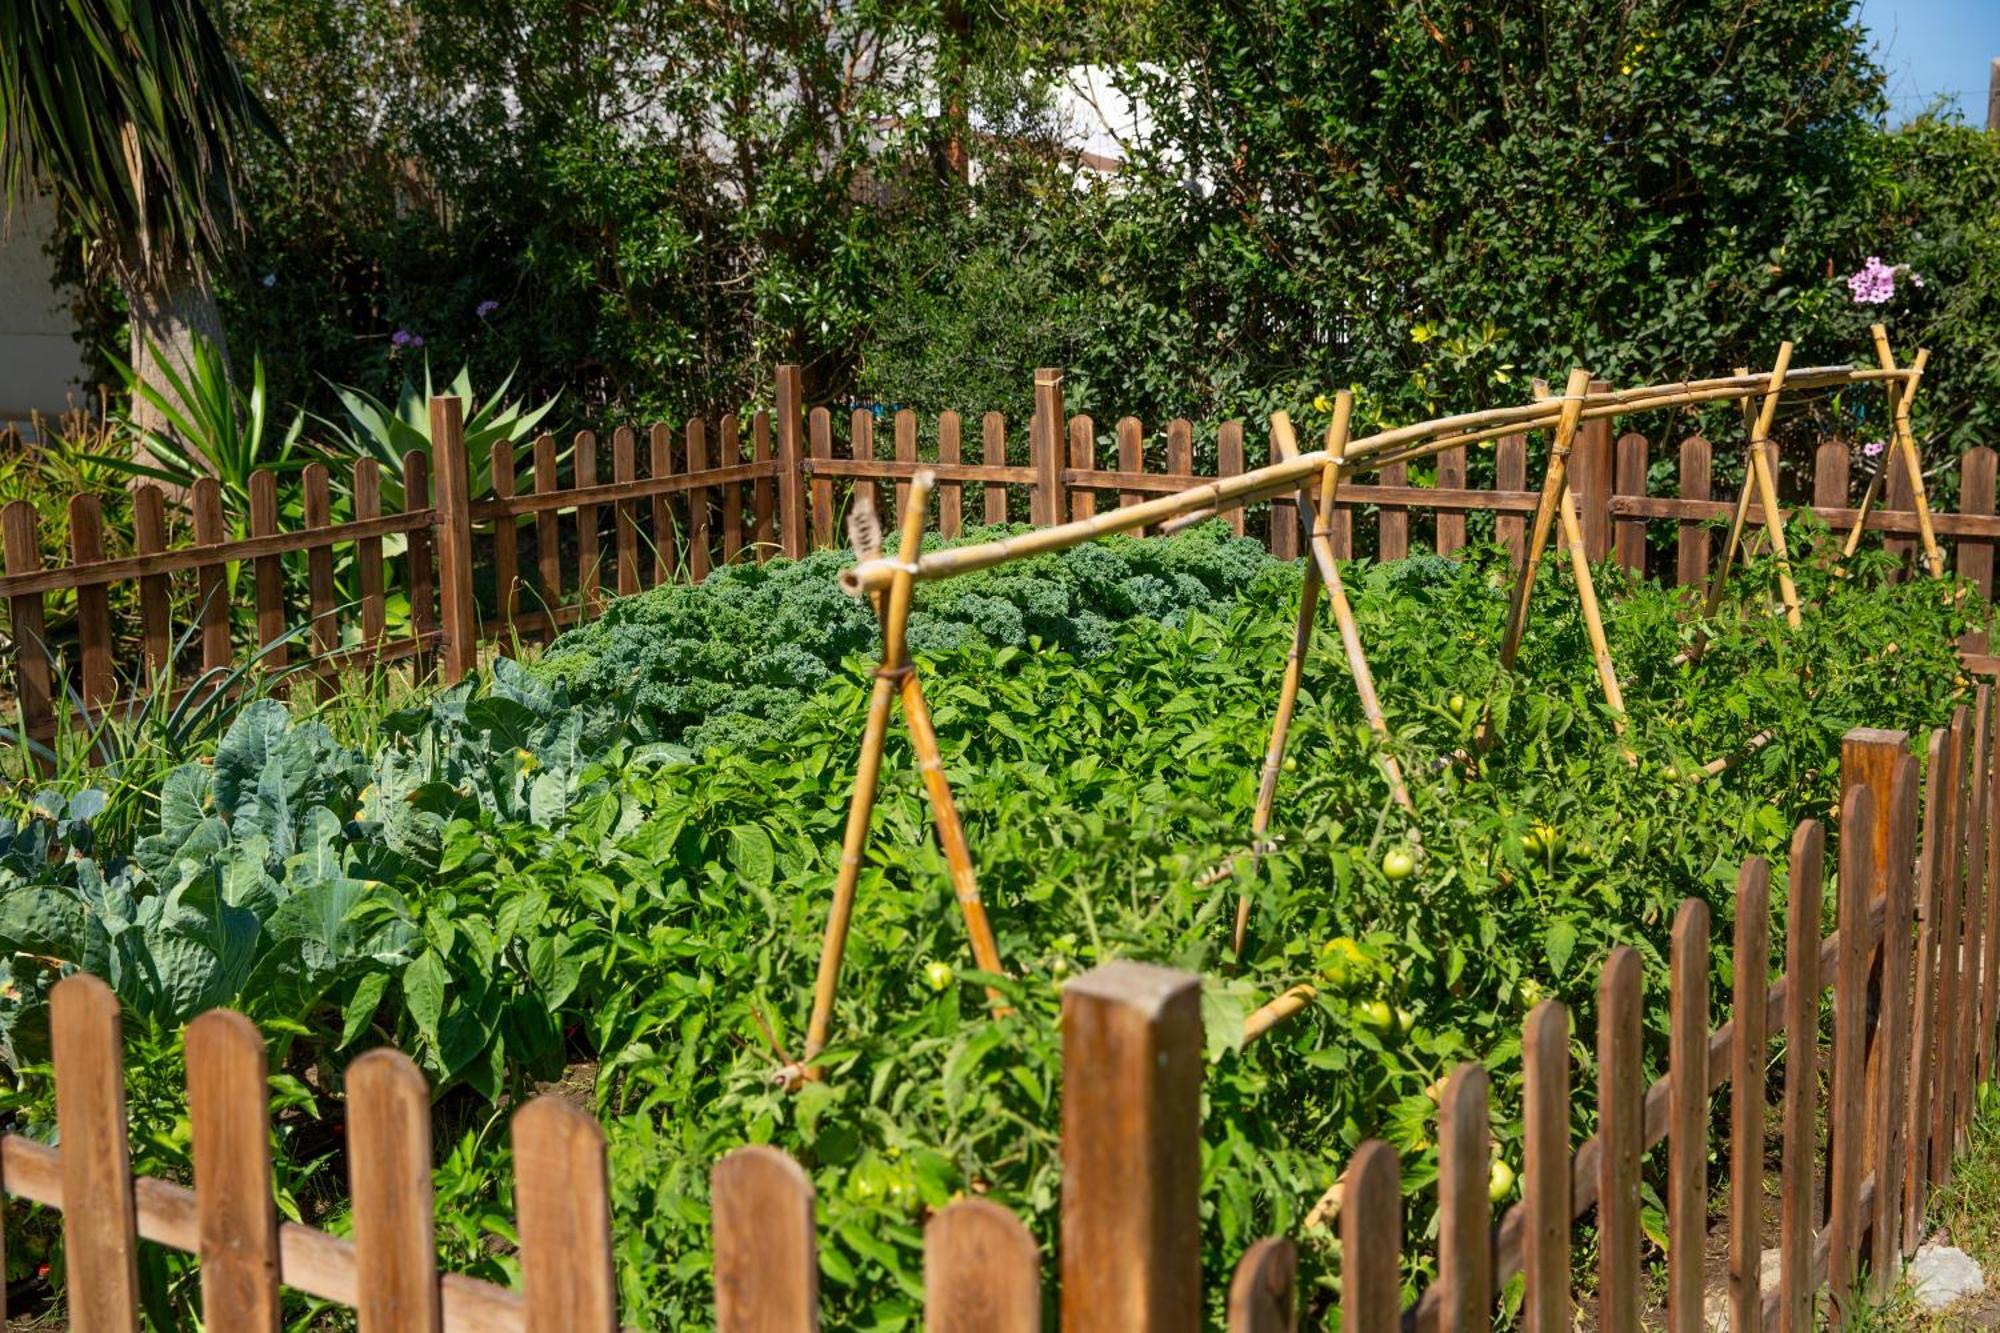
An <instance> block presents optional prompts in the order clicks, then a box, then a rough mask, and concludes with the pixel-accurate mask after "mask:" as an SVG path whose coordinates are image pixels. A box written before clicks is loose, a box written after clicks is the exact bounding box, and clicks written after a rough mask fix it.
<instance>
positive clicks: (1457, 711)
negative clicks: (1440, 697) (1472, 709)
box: [1444, 694, 1465, 717]
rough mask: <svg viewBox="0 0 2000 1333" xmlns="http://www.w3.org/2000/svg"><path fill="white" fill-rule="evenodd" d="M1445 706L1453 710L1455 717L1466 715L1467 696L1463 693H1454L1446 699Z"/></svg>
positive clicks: (1452, 713)
mask: <svg viewBox="0 0 2000 1333" xmlns="http://www.w3.org/2000/svg"><path fill="white" fill-rule="evenodd" d="M1444 706H1445V707H1446V708H1449V709H1450V710H1451V715H1452V716H1453V717H1464V716H1465V696H1464V695H1462V694H1454V695H1452V696H1451V698H1449V699H1447V700H1445V702H1444Z"/></svg>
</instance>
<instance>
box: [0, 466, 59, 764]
mask: <svg viewBox="0 0 2000 1333" xmlns="http://www.w3.org/2000/svg"><path fill="white" fill-rule="evenodd" d="M0 544H4V549H5V553H6V562H7V572H8V573H9V574H26V573H28V572H30V571H32V570H38V569H40V568H41V566H42V553H41V545H40V542H39V541H38V540H37V538H36V535H35V507H34V506H33V505H32V504H30V503H28V502H27V501H26V500H11V501H9V502H8V503H7V506H6V508H5V509H0ZM7 608H8V615H9V618H10V620H9V623H10V625H11V635H12V638H13V640H14V689H15V692H16V694H17V695H18V697H19V700H20V708H21V716H22V721H23V724H24V729H25V730H26V731H27V733H28V737H29V739H30V740H33V741H36V742H38V743H40V744H42V745H44V746H47V745H51V744H53V742H54V740H55V734H56V724H55V709H54V700H53V695H52V690H53V687H54V676H53V666H52V662H51V658H50V654H49V646H48V630H47V628H46V624H45V621H44V620H43V607H42V594H41V593H20V594H16V595H14V596H12V597H9V598H8V599H7ZM38 762H39V763H40V765H41V766H42V768H43V769H44V770H46V769H47V768H48V767H49V764H48V761H47V760H46V759H42V758H40V757H39V756H38Z"/></svg>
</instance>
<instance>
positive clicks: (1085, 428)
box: [1069, 414, 1097, 519]
mask: <svg viewBox="0 0 2000 1333" xmlns="http://www.w3.org/2000/svg"><path fill="white" fill-rule="evenodd" d="M1069 466H1070V469H1071V471H1072V472H1076V473H1086V474H1087V473H1090V472H1093V471H1095V470H1096V469H1097V423H1096V422H1094V421H1092V420H1091V419H1090V418H1089V417H1088V416H1084V415H1082V414H1079V415H1077V416H1073V417H1071V418H1070V419H1069ZM1071 484H1072V485H1073V486H1074V489H1073V490H1071V491H1070V493H1069V517H1070V518H1072V519H1078V518H1089V517H1091V516H1092V515H1094V514H1095V513H1097V492H1096V490H1094V489H1093V488H1092V487H1091V485H1090V481H1089V478H1088V477H1087V476H1086V477H1084V478H1083V479H1082V480H1081V482H1073V483H1071Z"/></svg>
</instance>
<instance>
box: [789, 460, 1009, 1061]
mask: <svg viewBox="0 0 2000 1333" xmlns="http://www.w3.org/2000/svg"><path fill="white" fill-rule="evenodd" d="M934 482H935V477H934V476H933V474H932V473H931V472H930V471H929V470H927V469H926V470H924V471H920V472H918V473H917V474H916V476H915V477H913V478H911V480H910V490H909V495H908V498H907V500H906V502H905V505H904V509H903V515H902V517H903V529H902V534H901V541H900V545H899V546H898V548H897V565H898V572H897V575H896V577H895V578H894V579H892V580H891V581H890V584H889V589H888V592H887V593H886V594H885V595H884V596H883V597H882V598H881V599H879V600H878V601H877V603H876V607H877V613H878V615H879V616H880V617H881V620H882V665H881V666H880V667H878V668H876V671H875V685H874V689H873V691H872V693H871V694H870V695H869V700H868V723H867V726H866V728H865V729H864V730H863V732H862V737H861V758H860V762H859V763H858V764H857V765H856V767H855V772H854V795H853V798H852V800H851V801H850V803H849V805H848V808H847V829H846V834H845V836H844V837H843V839H842V842H841V852H840V872H839V876H838V878H837V880H836V881H835V884H834V890H833V903H832V906H831V907H830V909H829V910H828V913H827V923H826V935H825V937H824V939H823V940H822V942H821V946H820V957H819V975H818V978H817V979H816V981H815V982H814V985H813V1009H812V1017H811V1019H810V1021H809V1022H808V1024H807V1027H806V1045H805V1053H804V1056H803V1058H802V1059H801V1060H800V1061H799V1063H797V1064H787V1065H785V1066H784V1067H783V1068H781V1069H779V1070H778V1071H777V1074H776V1075H775V1078H776V1081H777V1082H779V1083H781V1084H783V1085H784V1086H785V1087H787V1088H791V1089H796V1088H798V1087H799V1086H800V1085H801V1084H802V1083H804V1082H806V1081H807V1080H810V1079H817V1078H818V1076H819V1071H818V1069H816V1068H815V1067H814V1065H813V1060H814V1059H815V1058H816V1057H817V1056H818V1055H819V1053H820V1052H821V1051H823V1050H825V1049H826V1043H827V1034H828V1032H829V1031H830V1030H831V1028H832V1025H833V1002H834V996H835V993H836V992H837V991H838V990H839V987H840V964H841V959H842V956H843V955H844V954H845V952H846V949H847V933H848V927H849V926H850V924H851V923H852V921H853V917H854V897H855V886H856V885H857V884H858V883H859V882H860V879H861V861H862V857H863V856H864V855H865V854H866V852H867V848H868V826H869V822H870V820H871V818H872V817H873V815H874V813H875V793H876V788H877V785H878V783H879V780H880V778H881V773H882V748H883V745H884V743H885V742H886V741H887V739H888V732H889V711H890V709H891V708H892V707H893V705H894V703H895V701H896V700H897V699H898V698H899V697H900V698H901V700H902V704H903V720H904V724H905V725H906V726H907V727H908V729H909V733H910V746H911V749H912V750H913V751H914V752H915V754H916V757H917V768H918V770H919V772H920V773H921V774H922V776H923V783H924V791H925V795H926V796H927V797H928V798H929V801H930V807H931V819H932V822H933V823H934V824H936V826H937V835H938V842H939V844H940V845H941V846H942V847H943V850H944V856H945V864H946V865H947V866H948V867H949V869H950V874H951V883H952V890H953V892H954V894H955V895H956V896H957V898H958V905H959V910H960V911H961V912H963V913H964V916H965V925H966V931H967V933H968V934H969V935H970V936H971V938H972V954H973V958H974V960H975V961H976V962H977V963H978V966H979V969H980V970H981V971H983V972H991V973H995V974H997V973H999V972H1000V971H1001V964H1000V949H999V946H998V945H997V944H996V943H995V942H994V938H993V926H992V923H991V922H990V921H989V920H988V919H987V916H986V907H985V904H984V903H983V902H982V901H981V899H980V897H979V880H978V876H977V874H976V873H975V872H974V870H973V867H972V849H971V847H970V845H969V844H968V843H967V842H966V838H965V826H964V825H963V824H961V823H960V822H959V818H958V807H957V805H956V803H954V801H953V800H952V795H951V784H950V783H949V781H947V779H946V778H945V773H944V761H943V758H942V757H941V755H940V754H939V751H938V743H937V731H936V729H935V728H934V727H933V726H932V725H931V713H930V705H929V704H928V703H926V702H925V700H924V692H923V686H922V684H921V683H920V682H919V681H918V680H917V675H916V670H915V668H914V667H913V666H911V664H910V662H909V660H908V659H909V645H908V643H907V641H906V637H905V636H906V633H907V631H908V629H909V622H910V601H911V595H912V592H913V590H914V588H915V579H914V578H913V576H912V570H913V569H914V567H915V564H916V560H917V557H918V556H919V555H920V554H921V553H922V551H923V537H924V520H925V515H926V512H927V511H928V509H929V507H930V498H931V488H932V486H933V484H934ZM870 526H872V525H870ZM859 554H861V555H862V558H864V559H866V558H870V557H872V556H873V555H874V552H872V551H871V552H863V553H859ZM1003 1012H1004V1010H1003Z"/></svg>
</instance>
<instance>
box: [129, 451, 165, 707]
mask: <svg viewBox="0 0 2000 1333" xmlns="http://www.w3.org/2000/svg"><path fill="white" fill-rule="evenodd" d="M132 549H133V550H135V551H137V552H138V553H139V554H140V555H158V554H159V553H160V552H162V551H164V550H166V549H167V512H166V497H165V496H163V495H162V494H161V492H160V488H159V487H158V486H155V485H154V484H153V483H152V482H150V481H147V482H141V483H140V484H139V485H137V486H135V487H134V488H133V489H132ZM172 612H173V600H172V597H171V596H170V594H169V593H168V589H167V576H166V575H165V574H141V575H140V576H139V633H140V637H141V639H142V640H143V641H144V643H145V648H146V670H147V672H148V673H150V674H152V675H155V676H157V675H161V674H163V673H164V672H165V671H166V669H167V667H168V661H167V659H168V657H169V655H170V654H172V652H173V638H172V630H171V629H170V628H169V624H168V622H169V619H170V617H171V616H172Z"/></svg>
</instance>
